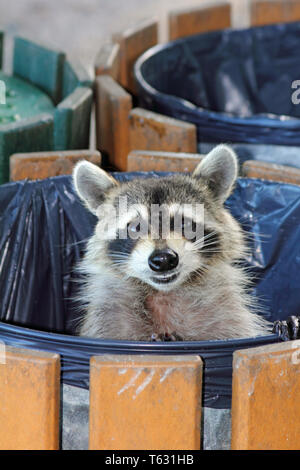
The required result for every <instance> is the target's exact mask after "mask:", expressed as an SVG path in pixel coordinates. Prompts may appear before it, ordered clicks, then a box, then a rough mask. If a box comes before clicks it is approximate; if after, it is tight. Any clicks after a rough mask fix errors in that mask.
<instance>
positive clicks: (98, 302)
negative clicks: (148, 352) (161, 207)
mask: <svg viewBox="0 0 300 470" xmlns="http://www.w3.org/2000/svg"><path fill="white" fill-rule="evenodd" d="M236 178H237V158H236V156H235V154H234V152H233V151H232V150H231V149H230V148H229V147H227V146H224V145H220V146H218V147H216V148H215V149H214V150H213V151H212V152H210V153H209V154H208V155H207V156H206V157H205V158H204V159H203V160H202V162H201V163H200V164H199V165H198V167H197V168H196V170H195V171H194V173H193V174H192V175H188V174H177V175H174V176H170V177H162V178H149V179H136V180H133V181H129V182H126V183H122V184H119V183H117V182H116V181H115V180H114V179H113V178H111V177H110V176H109V175H108V174H107V173H105V172H104V171H103V170H101V169H99V168H97V167H96V166H95V165H93V164H91V163H88V162H85V161H83V162H80V163H78V164H77V166H76V168H75V170H74V185H75V188H76V191H77V193H78V194H79V196H80V197H81V199H82V200H83V201H84V203H85V204H86V206H87V207H88V208H89V209H90V210H91V211H92V212H93V213H97V214H100V217H99V223H98V227H96V230H95V232H94V235H93V236H92V237H91V239H90V240H89V242H88V244H87V249H86V253H85V255H84V258H83V259H82V261H81V262H80V264H79V270H80V272H81V273H82V274H83V275H84V281H83V284H82V286H81V290H80V294H79V301H80V304H81V307H82V311H83V316H82V319H81V323H80V328H79V334H80V335H82V336H90V337H97V338H107V339H108V338H111V339H122V340H141V341H149V340H150V339H151V337H152V335H153V334H155V335H157V336H158V337H161V336H164V335H165V334H174V333H175V335H178V337H180V338H181V339H183V340H188V341H194V340H216V339H227V338H238V337H250V336H257V335H263V334H267V333H268V332H269V331H270V327H269V324H268V323H267V322H266V321H265V320H264V319H263V318H262V317H261V316H259V315H258V314H256V313H255V310H256V307H255V306H254V305H253V299H252V297H251V296H250V295H249V294H248V288H249V278H248V275H247V273H246V272H245V270H244V269H243V268H242V267H241V266H240V265H239V263H238V262H239V261H240V260H241V259H242V258H243V257H244V256H245V253H246V248H245V242H244V236H243V232H242V230H241V228H240V226H239V224H238V223H237V221H235V220H234V218H233V217H232V216H231V215H230V213H229V212H228V211H227V210H226V209H225V208H224V205H223V204H224V201H225V200H226V198H227V197H228V196H229V194H230V192H231V191H232V188H233V185H234V183H235V180H236ZM124 195H126V196H127V200H128V203H129V206H130V205H131V204H140V205H144V206H146V207H147V208H149V207H150V205H151V204H152V203H155V204H167V205H168V206H171V205H172V204H176V203H177V204H179V205H181V206H182V204H186V203H200V204H204V230H205V232H204V234H205V237H204V242H203V246H202V247H201V248H199V246H198V245H199V243H197V241H190V240H186V239H185V238H184V236H181V237H178V238H176V239H162V238H160V239H155V240H153V239H151V236H150V235H149V237H148V238H147V239H140V240H139V239H138V240H134V241H132V240H118V239H112V240H103V239H102V237H101V223H103V220H102V219H103V214H102V215H101V205H102V204H104V203H108V202H109V203H112V204H114V205H117V203H118V200H119V198H120V196H124ZM103 207H104V206H103ZM107 217H109V215H108V216H107ZM100 221H101V223H100ZM165 247H168V248H169V249H171V250H173V251H174V252H176V253H177V254H178V259H179V264H178V266H177V267H176V268H175V271H176V272H177V271H178V273H177V278H176V279H175V280H174V281H171V282H169V281H168V279H169V277H168V276H167V278H166V281H164V283H162V284H157V282H161V281H160V277H162V278H163V276H160V275H159V274H158V275H157V277H158V279H156V277H155V276H154V277H153V272H152V271H151V269H150V268H149V263H148V260H149V256H150V255H151V253H153V251H154V250H155V249H164V248H165ZM154 274H155V273H154ZM175 274H176V273H175ZM153 279H155V281H153ZM163 279H164V278H163Z"/></svg>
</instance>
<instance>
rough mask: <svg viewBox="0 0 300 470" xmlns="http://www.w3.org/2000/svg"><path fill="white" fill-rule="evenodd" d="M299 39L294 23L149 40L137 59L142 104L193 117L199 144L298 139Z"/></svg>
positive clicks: (293, 143) (292, 142) (291, 142)
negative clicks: (156, 41)
mask: <svg viewBox="0 0 300 470" xmlns="http://www.w3.org/2000/svg"><path fill="white" fill-rule="evenodd" d="M299 46H300V23H299V22H297V23H287V24H276V25H271V26H262V27H254V28H249V29H243V30H230V29H225V30H220V31H216V32H211V33H205V34H199V35H195V36H190V37H187V38H183V39H179V40H177V41H173V42H170V43H167V44H164V45H159V46H156V47H153V48H151V49H149V50H148V51H146V53H144V54H143V55H142V56H141V57H140V58H139V59H138V61H137V63H136V65H135V77H136V80H137V85H138V95H139V100H140V104H141V105H142V106H143V107H146V108H148V109H151V110H153V111H156V112H158V113H162V114H166V115H169V116H173V117H175V118H178V119H182V120H186V121H189V122H192V123H194V124H195V125H196V126H197V132H198V141H199V143H201V142H206V143H209V142H214V143H216V142H218V143H219V142H223V143H236V142H243V143H249V144H274V145H284V146H299V145H300V132H299V131H300V120H299V117H300V104H299V101H300V100H299V98H300V93H299V91H300V89H299V82H298V85H297V80H300V67H299V59H298V51H299ZM293 87H294V88H293ZM299 163H300V157H299V158H298V166H299Z"/></svg>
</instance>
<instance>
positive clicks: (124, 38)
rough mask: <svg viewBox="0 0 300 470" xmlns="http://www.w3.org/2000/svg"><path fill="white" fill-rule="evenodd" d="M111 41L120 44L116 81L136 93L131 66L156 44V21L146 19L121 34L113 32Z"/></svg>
mask: <svg viewBox="0 0 300 470" xmlns="http://www.w3.org/2000/svg"><path fill="white" fill-rule="evenodd" d="M113 41H114V42H117V43H118V44H119V45H120V75H119V80H118V81H119V83H120V84H121V85H122V86H123V87H124V88H126V90H128V91H130V92H131V93H133V94H136V84H135V79H134V74H133V66H134V63H135V61H136V60H137V58H138V57H139V56H140V55H141V54H142V53H143V52H145V51H146V50H147V49H150V47H152V46H155V45H156V44H157V42H158V23H157V21H154V20H146V21H144V22H142V23H140V24H138V25H137V26H136V27H134V28H130V29H127V30H126V31H124V32H123V33H121V34H115V35H114V36H113Z"/></svg>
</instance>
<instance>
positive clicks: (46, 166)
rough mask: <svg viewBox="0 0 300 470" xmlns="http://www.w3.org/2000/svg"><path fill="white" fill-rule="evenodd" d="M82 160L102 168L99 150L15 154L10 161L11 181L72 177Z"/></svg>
mask: <svg viewBox="0 0 300 470" xmlns="http://www.w3.org/2000/svg"><path fill="white" fill-rule="evenodd" d="M80 160H88V161H90V162H92V163H95V164H96V165H99V166H100V164H101V154H100V152H98V151H97V150H66V151H51V152H32V153H31V152H28V153H15V154H13V155H11V156H10V160H9V164H10V180H11V181H18V180H23V179H26V178H28V179H31V180H36V179H43V178H49V177H50V176H58V175H71V174H72V171H73V168H74V165H75V164H76V163H77V162H78V161H80Z"/></svg>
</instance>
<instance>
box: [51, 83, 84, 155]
mask: <svg viewBox="0 0 300 470" xmlns="http://www.w3.org/2000/svg"><path fill="white" fill-rule="evenodd" d="M92 101H93V92H92V90H91V89H90V88H86V87H77V88H76V89H75V90H74V91H73V93H71V95H69V96H68V97H67V98H66V99H64V100H63V101H62V102H61V103H60V104H59V105H58V106H57V108H56V110H55V113H54V149H55V150H63V149H87V148H89V136H90V118H91V109H92Z"/></svg>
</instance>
